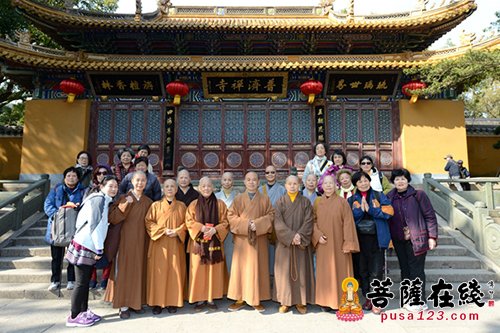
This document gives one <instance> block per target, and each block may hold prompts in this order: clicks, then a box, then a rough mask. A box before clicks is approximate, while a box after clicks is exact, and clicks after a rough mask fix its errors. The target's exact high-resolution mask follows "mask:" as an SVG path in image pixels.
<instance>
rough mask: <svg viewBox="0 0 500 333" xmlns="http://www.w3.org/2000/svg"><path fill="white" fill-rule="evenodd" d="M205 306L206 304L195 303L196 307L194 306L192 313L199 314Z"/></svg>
mask: <svg viewBox="0 0 500 333" xmlns="http://www.w3.org/2000/svg"><path fill="white" fill-rule="evenodd" d="M205 305H207V302H198V303H196V305H195V306H194V311H195V312H200V311H201V310H203V308H204V307H205Z"/></svg>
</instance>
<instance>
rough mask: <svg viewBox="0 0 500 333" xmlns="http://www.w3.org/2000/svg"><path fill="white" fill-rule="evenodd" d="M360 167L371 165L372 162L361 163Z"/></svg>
mask: <svg viewBox="0 0 500 333" xmlns="http://www.w3.org/2000/svg"><path fill="white" fill-rule="evenodd" d="M361 165H372V162H361Z"/></svg>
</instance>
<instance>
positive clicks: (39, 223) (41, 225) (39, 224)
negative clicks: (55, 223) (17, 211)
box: [32, 217, 48, 228]
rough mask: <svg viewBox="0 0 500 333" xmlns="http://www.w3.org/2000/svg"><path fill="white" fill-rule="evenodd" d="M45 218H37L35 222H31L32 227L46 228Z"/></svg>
mask: <svg viewBox="0 0 500 333" xmlns="http://www.w3.org/2000/svg"><path fill="white" fill-rule="evenodd" d="M47 221H48V220H47V218H46V217H44V218H43V219H40V220H38V221H37V222H36V223H35V224H33V226H32V227H35V228H47Z"/></svg>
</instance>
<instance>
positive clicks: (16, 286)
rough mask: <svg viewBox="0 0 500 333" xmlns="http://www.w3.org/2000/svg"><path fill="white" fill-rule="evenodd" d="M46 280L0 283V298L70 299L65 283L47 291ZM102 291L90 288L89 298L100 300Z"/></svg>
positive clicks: (70, 292) (69, 291) (69, 292)
mask: <svg viewBox="0 0 500 333" xmlns="http://www.w3.org/2000/svg"><path fill="white" fill-rule="evenodd" d="M48 286H49V283H48V282H45V283H0V298H9V299H20V298H27V299H61V298H63V299H68V300H69V299H71V294H72V291H71V290H66V285H65V284H63V286H62V288H61V289H59V290H56V291H48V290H47V288H48ZM104 292H105V291H101V290H96V289H92V290H90V291H89V300H90V301H91V300H101V299H103V298H104Z"/></svg>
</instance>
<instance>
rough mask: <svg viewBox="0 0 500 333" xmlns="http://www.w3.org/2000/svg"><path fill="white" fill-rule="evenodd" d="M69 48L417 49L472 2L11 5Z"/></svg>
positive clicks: (195, 51) (197, 51) (215, 51)
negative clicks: (345, 9) (360, 10)
mask: <svg viewBox="0 0 500 333" xmlns="http://www.w3.org/2000/svg"><path fill="white" fill-rule="evenodd" d="M12 3H13V4H14V5H15V6H16V7H17V8H18V10H19V11H20V12H21V13H22V14H23V15H25V16H26V17H27V18H28V19H29V20H31V21H32V22H33V23H34V24H35V25H37V26H38V27H39V28H40V29H42V30H43V31H44V32H46V33H47V34H49V35H50V36H51V37H52V38H54V39H55V40H56V41H57V42H58V43H59V44H61V45H62V46H63V47H64V48H66V49H67V50H72V51H77V50H83V51H86V52H92V53H111V54H162V55H178V54H183V55H275V54H278V55H290V54H294V55H306V54H311V55H312V54H317V55H318V54H384V53H398V52H403V51H422V50H424V49H426V48H427V47H428V46H429V45H431V44H432V43H433V42H434V41H435V40H437V39H438V38H439V37H441V36H442V35H443V34H445V33H446V32H448V31H450V30H451V29H452V28H454V27H455V26H456V25H458V24H459V23H460V22H462V21H463V20H464V19H465V18H467V17H468V16H469V15H470V14H471V13H472V12H473V11H474V10H475V9H476V4H475V3H474V0H458V1H455V0H445V1H444V2H443V3H446V5H444V6H442V7H439V8H421V9H418V10H415V11H409V12H404V13H394V14H388V15H365V16H356V15H350V14H346V15H341V14H335V13H334V12H333V11H331V10H330V9H329V8H321V7H265V8H258V7H227V8H225V7H171V8H162V9H163V10H158V11H156V12H154V13H148V14H141V15H139V16H135V15H126V14H106V13H94V12H84V11H80V10H73V9H66V10H64V9H59V8H54V7H49V6H47V5H43V4H41V3H40V2H36V1H33V0H12Z"/></svg>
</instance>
